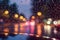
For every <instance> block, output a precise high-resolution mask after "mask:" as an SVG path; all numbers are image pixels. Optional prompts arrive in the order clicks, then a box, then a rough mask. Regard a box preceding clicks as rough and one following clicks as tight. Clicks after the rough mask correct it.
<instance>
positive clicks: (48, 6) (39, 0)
mask: <svg viewBox="0 0 60 40" xmlns="http://www.w3.org/2000/svg"><path fill="white" fill-rule="evenodd" d="M59 4H60V0H33V1H32V5H33V7H32V12H33V15H35V16H36V14H37V12H39V11H40V12H42V13H43V15H44V16H45V18H49V17H51V18H56V19H59V18H60V17H59V15H60V14H59V13H60V12H59V11H60V6H59ZM57 15H58V16H57Z"/></svg>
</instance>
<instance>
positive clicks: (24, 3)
mask: <svg viewBox="0 0 60 40" xmlns="http://www.w3.org/2000/svg"><path fill="white" fill-rule="evenodd" d="M12 3H16V4H17V6H18V10H19V13H24V15H25V16H26V18H29V17H30V16H31V14H32V12H31V10H30V9H31V7H32V6H31V0H10V4H12Z"/></svg>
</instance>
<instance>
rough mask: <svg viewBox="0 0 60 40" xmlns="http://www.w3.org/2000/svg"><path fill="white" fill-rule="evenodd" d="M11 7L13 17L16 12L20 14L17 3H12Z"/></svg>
mask: <svg viewBox="0 0 60 40" xmlns="http://www.w3.org/2000/svg"><path fill="white" fill-rule="evenodd" d="M9 9H10V17H11V18H13V15H14V14H15V13H17V14H18V9H17V5H16V3H13V4H11V5H10V8H9Z"/></svg>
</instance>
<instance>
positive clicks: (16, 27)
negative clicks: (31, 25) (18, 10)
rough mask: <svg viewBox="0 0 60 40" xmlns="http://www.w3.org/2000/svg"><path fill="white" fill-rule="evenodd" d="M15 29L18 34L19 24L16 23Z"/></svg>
mask: <svg viewBox="0 0 60 40" xmlns="http://www.w3.org/2000/svg"><path fill="white" fill-rule="evenodd" d="M14 27H15V28H14V30H15V33H14V34H18V24H14Z"/></svg>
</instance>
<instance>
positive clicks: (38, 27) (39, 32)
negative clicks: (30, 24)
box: [37, 24, 42, 36]
mask: <svg viewBox="0 0 60 40" xmlns="http://www.w3.org/2000/svg"><path fill="white" fill-rule="evenodd" d="M41 33H42V30H41V24H37V34H38V35H39V36H41Z"/></svg>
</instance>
